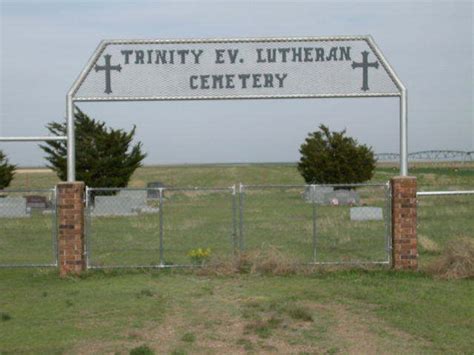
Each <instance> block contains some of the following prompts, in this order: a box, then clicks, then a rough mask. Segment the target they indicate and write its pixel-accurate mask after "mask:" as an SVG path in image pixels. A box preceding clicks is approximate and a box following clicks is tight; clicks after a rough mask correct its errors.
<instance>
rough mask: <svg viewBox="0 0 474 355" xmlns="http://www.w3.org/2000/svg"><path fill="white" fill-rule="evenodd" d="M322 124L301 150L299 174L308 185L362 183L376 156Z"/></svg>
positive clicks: (372, 171)
mask: <svg viewBox="0 0 474 355" xmlns="http://www.w3.org/2000/svg"><path fill="white" fill-rule="evenodd" d="M345 134H346V131H345V130H343V131H341V132H331V131H329V128H328V127H326V126H324V125H321V126H319V131H316V132H313V133H310V134H309V135H308V137H307V138H306V140H305V142H304V143H303V144H302V145H301V147H300V153H301V158H300V161H299V163H298V171H299V172H300V174H301V175H302V176H303V178H304V180H305V181H306V183H308V184H345V183H362V182H365V181H368V180H370V179H371V178H372V176H373V174H374V170H375V157H374V153H373V151H372V149H371V148H369V147H367V146H366V145H359V144H358V142H357V141H356V140H355V139H353V138H351V137H346V136H345Z"/></svg>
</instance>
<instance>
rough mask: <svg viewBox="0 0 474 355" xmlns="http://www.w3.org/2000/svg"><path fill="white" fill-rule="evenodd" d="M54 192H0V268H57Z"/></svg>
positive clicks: (44, 190)
mask: <svg viewBox="0 0 474 355" xmlns="http://www.w3.org/2000/svg"><path fill="white" fill-rule="evenodd" d="M56 211H57V209H56V190H55V189H41V190H32V189H28V190H0V226H1V227H0V267H40V266H57V264H58V262H57V230H58V229H57V216H56Z"/></svg>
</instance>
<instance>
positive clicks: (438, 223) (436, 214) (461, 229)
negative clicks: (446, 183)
mask: <svg viewBox="0 0 474 355" xmlns="http://www.w3.org/2000/svg"><path fill="white" fill-rule="evenodd" d="M417 200H418V206H417V214H418V226H417V232H418V251H419V254H420V261H421V262H427V261H429V260H430V259H431V258H432V257H435V256H437V255H439V254H440V253H441V252H442V251H443V249H444V248H445V247H446V246H447V245H448V243H450V242H455V241H456V240H457V239H459V238H469V239H471V240H474V191H473V190H471V191H423V192H418V193H417Z"/></svg>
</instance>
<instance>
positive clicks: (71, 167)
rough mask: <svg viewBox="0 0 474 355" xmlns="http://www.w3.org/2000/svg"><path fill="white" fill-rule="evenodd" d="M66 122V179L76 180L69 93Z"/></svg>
mask: <svg viewBox="0 0 474 355" xmlns="http://www.w3.org/2000/svg"><path fill="white" fill-rule="evenodd" d="M66 115H67V117H66V124H67V181H68V182H74V181H75V180H76V142H75V134H74V101H73V100H72V96H71V95H67V99H66Z"/></svg>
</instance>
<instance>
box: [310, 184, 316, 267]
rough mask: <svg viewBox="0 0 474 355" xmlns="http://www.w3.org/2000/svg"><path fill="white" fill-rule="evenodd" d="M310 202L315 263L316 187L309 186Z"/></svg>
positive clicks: (314, 259) (314, 260)
mask: <svg viewBox="0 0 474 355" xmlns="http://www.w3.org/2000/svg"><path fill="white" fill-rule="evenodd" d="M311 202H312V205H313V262H316V261H317V260H316V251H317V230H316V185H314V184H313V185H311Z"/></svg>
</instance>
